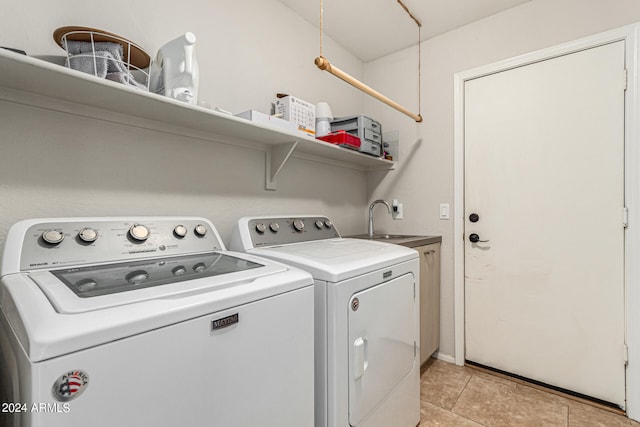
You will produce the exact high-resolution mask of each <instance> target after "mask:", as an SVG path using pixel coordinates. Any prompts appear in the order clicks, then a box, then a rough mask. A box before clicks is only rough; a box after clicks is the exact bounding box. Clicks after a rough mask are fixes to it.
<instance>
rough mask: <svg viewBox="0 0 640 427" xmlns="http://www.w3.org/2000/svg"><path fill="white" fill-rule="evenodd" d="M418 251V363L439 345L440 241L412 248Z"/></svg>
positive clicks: (423, 360) (425, 358)
mask: <svg viewBox="0 0 640 427" xmlns="http://www.w3.org/2000/svg"><path fill="white" fill-rule="evenodd" d="M414 249H415V250H417V251H418V252H419V253H420V364H422V363H424V362H425V361H426V360H427V359H428V358H429V357H430V356H431V355H432V354H433V353H434V352H435V351H436V350H437V349H438V347H439V346H440V243H433V244H431V245H425V246H420V247H417V248H414Z"/></svg>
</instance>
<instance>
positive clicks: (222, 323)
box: [211, 313, 240, 331]
mask: <svg viewBox="0 0 640 427" xmlns="http://www.w3.org/2000/svg"><path fill="white" fill-rule="evenodd" d="M239 321H240V318H239V317H238V313H236V314H232V315H231V316H227V317H223V318H222V319H216V320H212V321H211V330H212V331H215V330H216V329H222V328H226V327H227V326H231V325H233V324H234V323H238V322H239Z"/></svg>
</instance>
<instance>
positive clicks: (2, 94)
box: [0, 49, 394, 189]
mask: <svg viewBox="0 0 640 427" xmlns="http://www.w3.org/2000/svg"><path fill="white" fill-rule="evenodd" d="M0 99H4V100H8V101H12V102H19V103H24V104H27V105H33V106H37V107H41V108H47V109H52V110H58V111H65V112H70V113H72V114H78V115H83V116H89V117H95V118H101V119H104V118H105V113H106V114H107V116H108V120H110V121H114V122H116V123H122V124H135V125H137V126H142V127H146V128H150V129H158V130H162V131H166V132H171V133H175V134H177V135H184V136H196V137H199V138H203V139H207V140H212V141H218V142H222V143H227V144H232V145H239V146H245V147H247V146H254V147H264V150H265V151H266V153H267V155H266V156H267V162H266V163H267V167H266V168H265V169H266V173H265V175H266V188H267V189H275V188H276V183H275V178H276V176H277V174H278V173H279V172H280V171H281V170H282V168H283V166H284V165H285V163H286V162H287V161H288V159H289V158H290V157H291V156H292V155H298V154H302V155H303V157H305V158H311V159H315V160H318V161H323V162H328V163H332V164H339V165H343V166H346V167H352V168H355V169H360V170H391V169H393V168H394V162H392V161H389V160H385V159H381V158H377V157H373V156H369V155H366V154H362V153H359V152H356V151H352V150H348V149H344V148H342V147H338V146H335V145H331V144H328V143H326V142H323V141H318V140H316V139H315V138H312V137H309V136H306V135H304V134H302V133H298V132H295V131H288V130H284V129H278V128H274V127H269V126H266V125H263V124H260V123H254V122H250V121H248V120H245V119H242V118H238V117H234V116H231V115H228V114H223V113H219V112H217V111H213V110H210V109H206V108H202V107H198V106H193V105H189V104H186V103H183V102H180V101H176V100H174V99H171V98H168V97H165V96H161V95H157V94H154V93H148V92H144V91H140V90H137V89H134V88H132V87H129V86H126V85H123V84H120V83H115V82H111V81H109V80H105V79H100V78H98V77H95V76H92V75H89V74H85V73H82V72H79V71H75V70H71V69H68V68H65V67H63V66H60V65H57V64H53V63H50V62H47V61H44V60H41V59H37V58H33V57H29V56H25V55H20V54H17V53H14V52H11V51H8V50H5V49H0ZM141 123H143V124H141Z"/></svg>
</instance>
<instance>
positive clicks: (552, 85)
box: [464, 41, 625, 407]
mask: <svg viewBox="0 0 640 427" xmlns="http://www.w3.org/2000/svg"><path fill="white" fill-rule="evenodd" d="M624 50H625V48H624V42H622V41H620V42H615V43H611V44H607V45H603V46H600V47H596V48H592V49H588V50H584V51H580V52H577V53H572V54H569V55H564V56H561V57H557V58H553V59H548V60H545V61H541V62H537V63H534V64H530V65H527V66H522V67H518V68H514V69H511V70H507V71H503V72H499V73H496V74H492V75H488V76H485V77H481V78H477V79H474V80H469V81H467V82H466V83H465V88H464V97H465V98H464V107H465V122H464V126H465V129H464V141H465V341H466V342H465V357H466V359H467V360H469V361H473V362H477V363H480V364H483V365H487V366H490V367H493V368H497V369H500V370H503V371H507V372H510V373H513V374H517V375H520V376H523V377H527V378H531V379H534V380H537V381H541V382H543V383H547V384H550V385H553V386H557V387H561V388H564V389H568V390H572V391H575V392H578V393H581V394H585V395H588V396H592V397H595V398H598V399H602V400H604V401H607V402H612V403H615V404H617V405H619V406H621V407H624V404H625V369H624V326H625V324H624V226H623V208H624V81H625V80H624V67H625V64H624V57H625V53H624ZM471 214H477V220H476V221H475V222H472V221H471V219H470V216H471ZM473 219H475V218H473ZM474 233H475V234H476V235H477V238H479V239H480V241H479V242H476V243H472V242H471V241H470V237H471V235H472V234H474ZM473 237H476V236H473ZM484 241H486V242H484Z"/></svg>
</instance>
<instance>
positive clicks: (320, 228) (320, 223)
mask: <svg viewBox="0 0 640 427" xmlns="http://www.w3.org/2000/svg"><path fill="white" fill-rule="evenodd" d="M315 225H316V228H317V229H318V230H322V227H323V226H324V222H322V221H320V220H319V219H317V220H316V222H315Z"/></svg>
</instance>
